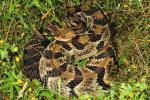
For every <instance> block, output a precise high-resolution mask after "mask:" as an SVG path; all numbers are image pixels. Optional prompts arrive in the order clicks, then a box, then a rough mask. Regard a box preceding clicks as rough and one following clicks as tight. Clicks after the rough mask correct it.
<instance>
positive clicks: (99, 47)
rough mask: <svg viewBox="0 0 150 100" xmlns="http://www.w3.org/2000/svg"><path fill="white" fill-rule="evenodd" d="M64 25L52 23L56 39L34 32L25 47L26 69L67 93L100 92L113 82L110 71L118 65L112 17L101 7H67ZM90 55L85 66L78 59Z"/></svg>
mask: <svg viewBox="0 0 150 100" xmlns="http://www.w3.org/2000/svg"><path fill="white" fill-rule="evenodd" d="M64 22H65V24H64V26H63V27H59V26H57V25H50V28H49V30H50V31H51V33H52V34H53V37H54V41H49V40H48V39H47V38H46V37H44V36H42V35H38V34H34V35H33V36H32V37H31V41H29V43H28V44H27V45H26V47H25V50H24V56H23V61H24V69H23V71H24V72H25V73H26V75H27V76H28V77H29V78H31V79H35V78H37V79H41V81H42V82H44V83H45V84H46V86H47V87H48V88H49V89H50V90H53V91H56V92H59V93H60V94H62V95H63V96H65V97H67V96H77V97H78V96H80V95H84V94H91V95H94V96H98V95H99V92H98V91H99V90H101V89H108V88H109V87H110V83H111V75H110V73H109V71H110V70H111V69H112V68H113V67H115V64H114V60H115V52H114V50H113V47H112V43H111V41H110V35H111V34H110V29H109V18H108V17H107V16H106V15H105V14H104V12H103V11H102V10H101V9H100V8H98V9H96V8H94V7H89V6H76V7H72V8H70V9H69V10H68V11H67V16H66V18H65V19H64ZM83 59H87V60H88V62H87V64H86V65H85V66H84V67H82V68H81V67H77V66H76V65H74V64H73V62H74V61H78V60H83Z"/></svg>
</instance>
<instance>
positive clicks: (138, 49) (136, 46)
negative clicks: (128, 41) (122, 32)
mask: <svg viewBox="0 0 150 100" xmlns="http://www.w3.org/2000/svg"><path fill="white" fill-rule="evenodd" d="M134 44H135V49H136V50H137V52H138V54H139V56H140V58H141V60H142V61H143V64H144V66H145V68H146V67H148V64H147V63H146V62H145V60H144V57H143V55H142V53H141V51H140V48H139V46H138V44H137V42H136V41H134ZM145 68H144V70H145V71H146V73H148V70H146V69H145Z"/></svg>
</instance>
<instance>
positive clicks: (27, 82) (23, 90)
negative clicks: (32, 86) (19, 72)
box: [17, 81, 29, 100]
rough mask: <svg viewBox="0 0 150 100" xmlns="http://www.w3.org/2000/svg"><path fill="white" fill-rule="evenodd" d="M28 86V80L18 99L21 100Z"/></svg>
mask: <svg viewBox="0 0 150 100" xmlns="http://www.w3.org/2000/svg"><path fill="white" fill-rule="evenodd" d="M28 86H29V84H28V81H26V83H25V84H24V85H23V88H22V89H21V90H20V91H19V93H18V96H17V100H20V98H22V96H23V93H24V92H25V90H26V89H27V88H28Z"/></svg>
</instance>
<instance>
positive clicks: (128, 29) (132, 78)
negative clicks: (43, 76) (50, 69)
mask: <svg viewBox="0 0 150 100" xmlns="http://www.w3.org/2000/svg"><path fill="white" fill-rule="evenodd" d="M70 1H71V2H72V4H74V5H78V4H80V0H70ZM63 4H64V0H44V1H42V0H2V1H0V100H1V99H2V100H16V99H17V97H18V95H19V92H20V91H21V90H22V89H23V86H24V85H25V84H26V82H28V88H27V90H26V91H25V92H24V93H23V94H22V99H23V100H43V99H46V100H55V99H58V100H61V99H63V98H62V96H61V95H59V94H58V93H55V92H53V91H50V90H48V89H47V88H45V87H44V86H43V85H42V83H41V82H40V81H38V80H33V81H29V80H28V79H27V78H26V76H25V75H23V74H22V72H21V70H22V59H21V58H22V55H23V49H24V45H25V44H26V43H27V41H28V40H29V39H30V36H31V35H32V34H33V33H34V32H36V30H39V31H40V33H41V34H48V33H47V32H46V31H44V27H45V26H46V25H48V24H49V23H50V22H56V23H58V24H61V23H62V21H61V20H60V16H61V15H63V14H64V12H65V10H64V7H63ZM98 4H99V5H100V6H101V7H102V8H103V9H104V11H106V12H107V13H112V14H113V16H114V17H112V25H111V27H112V28H113V30H112V31H113V32H112V34H113V37H112V39H113V41H114V44H115V49H116V52H117V59H118V69H119V71H118V73H117V76H116V77H117V79H116V80H115V82H114V83H113V86H112V88H111V89H110V90H109V91H107V92H105V91H101V93H100V95H99V97H97V98H94V97H90V96H81V97H80V98H79V99H81V100H87V98H88V99H89V100H90V99H91V100H92V99H98V100H116V99H119V100H126V99H129V100H149V99H150V74H149V73H150V1H149V0H99V2H98ZM49 38H51V37H49ZM77 63H78V62H77ZM83 64H84V61H83V62H80V63H79V65H81V66H82V65H83Z"/></svg>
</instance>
